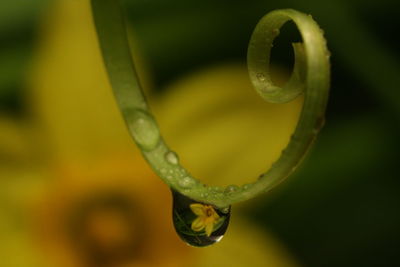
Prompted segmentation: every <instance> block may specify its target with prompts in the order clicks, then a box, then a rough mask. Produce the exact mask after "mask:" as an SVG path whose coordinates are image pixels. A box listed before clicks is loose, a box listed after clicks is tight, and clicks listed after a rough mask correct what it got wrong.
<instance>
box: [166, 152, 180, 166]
mask: <svg viewBox="0 0 400 267" xmlns="http://www.w3.org/2000/svg"><path fill="white" fill-rule="evenodd" d="M165 160H166V161H167V162H168V163H169V164H172V165H177V164H178V163H179V157H178V155H177V154H176V153H175V152H174V151H168V152H167V153H165Z"/></svg>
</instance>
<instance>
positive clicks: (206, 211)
mask: <svg viewBox="0 0 400 267" xmlns="http://www.w3.org/2000/svg"><path fill="white" fill-rule="evenodd" d="M172 197H173V208H172V219H173V223H174V227H175V231H176V233H177V234H178V235H179V237H180V238H181V239H182V240H183V241H184V242H185V243H187V244H188V245H191V246H195V247H206V246H210V245H212V244H215V243H217V242H219V241H220V240H221V239H222V237H223V236H224V234H225V232H226V229H227V228H228V225H229V219H230V214H231V209H230V207H227V208H224V209H218V208H216V207H214V206H212V205H209V204H206V203H201V202H198V201H195V200H193V199H190V198H188V197H186V196H184V195H182V194H180V193H178V192H176V191H174V190H172ZM194 210H196V213H197V214H195V213H194ZM206 218H208V219H207V220H204V219H206ZM195 220H197V223H195V224H193V222H194V221H195ZM210 224H211V225H212V227H211V228H212V230H211V232H210V233H209V235H208V234H207V232H206V227H207V225H210ZM209 227H210V226H209Z"/></svg>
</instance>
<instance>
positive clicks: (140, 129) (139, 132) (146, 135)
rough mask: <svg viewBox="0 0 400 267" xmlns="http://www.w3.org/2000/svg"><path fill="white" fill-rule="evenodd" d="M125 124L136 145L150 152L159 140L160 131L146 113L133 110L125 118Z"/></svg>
mask: <svg viewBox="0 0 400 267" xmlns="http://www.w3.org/2000/svg"><path fill="white" fill-rule="evenodd" d="M127 123H128V126H129V129H130V130H131V132H132V135H133V138H134V139H135V141H136V142H137V144H138V145H139V146H140V147H141V148H143V149H144V150H147V151H150V150H152V149H154V148H155V147H156V145H157V144H158V142H159V140H160V130H159V129H158V126H157V124H156V122H155V121H154V119H153V118H152V116H151V115H150V114H149V113H147V112H146V111H142V110H138V109H136V110H133V111H132V112H131V113H130V114H129V116H127Z"/></svg>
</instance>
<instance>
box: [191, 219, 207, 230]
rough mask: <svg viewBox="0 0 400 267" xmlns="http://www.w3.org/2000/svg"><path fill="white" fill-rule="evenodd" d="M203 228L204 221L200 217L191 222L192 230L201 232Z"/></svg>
mask: <svg viewBox="0 0 400 267" xmlns="http://www.w3.org/2000/svg"><path fill="white" fill-rule="evenodd" d="M203 228H204V220H203V218H202V217H197V218H196V219H195V220H194V221H193V222H192V230H193V231H196V232H199V231H201V230H203Z"/></svg>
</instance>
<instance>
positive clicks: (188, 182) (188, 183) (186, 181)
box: [178, 176, 196, 188]
mask: <svg viewBox="0 0 400 267" xmlns="http://www.w3.org/2000/svg"><path fill="white" fill-rule="evenodd" d="M195 183H196V181H195V180H194V179H193V178H190V177H189V176H186V177H183V178H181V179H180V180H179V182H178V184H179V185H180V186H181V187H183V188H191V187H193V186H194V184H195Z"/></svg>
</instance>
